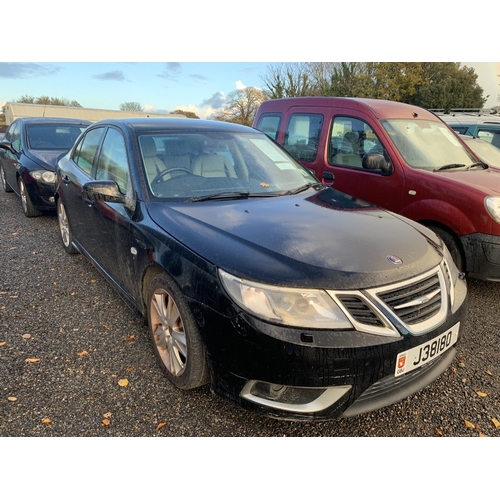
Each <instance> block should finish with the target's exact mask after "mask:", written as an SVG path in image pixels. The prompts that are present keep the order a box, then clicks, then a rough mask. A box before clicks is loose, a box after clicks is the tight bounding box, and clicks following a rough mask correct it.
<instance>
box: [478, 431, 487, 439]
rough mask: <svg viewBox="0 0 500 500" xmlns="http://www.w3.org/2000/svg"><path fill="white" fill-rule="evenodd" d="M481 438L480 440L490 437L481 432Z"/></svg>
mask: <svg viewBox="0 0 500 500" xmlns="http://www.w3.org/2000/svg"><path fill="white" fill-rule="evenodd" d="M479 437H480V438H486V437H488V436H487V435H486V434H483V433H482V432H480V433H479Z"/></svg>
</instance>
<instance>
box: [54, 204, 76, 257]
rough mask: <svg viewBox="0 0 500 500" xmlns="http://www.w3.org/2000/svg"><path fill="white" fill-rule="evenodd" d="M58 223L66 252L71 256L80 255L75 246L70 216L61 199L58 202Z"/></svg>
mask: <svg viewBox="0 0 500 500" xmlns="http://www.w3.org/2000/svg"><path fill="white" fill-rule="evenodd" d="M57 221H58V222H59V232H60V233H61V239H62V243H63V246H64V250H66V253H69V254H75V253H78V250H77V249H76V248H75V246H74V245H73V233H72V232H71V228H70V227H69V221H68V216H67V215H66V209H65V208H64V205H63V202H62V201H61V198H59V199H58V200H57Z"/></svg>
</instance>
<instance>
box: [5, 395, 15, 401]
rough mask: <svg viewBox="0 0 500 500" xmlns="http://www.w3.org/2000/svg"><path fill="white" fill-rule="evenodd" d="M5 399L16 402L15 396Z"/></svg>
mask: <svg viewBox="0 0 500 500" xmlns="http://www.w3.org/2000/svg"><path fill="white" fill-rule="evenodd" d="M7 399H8V400H9V401H17V398H16V397H15V396H8V397H7Z"/></svg>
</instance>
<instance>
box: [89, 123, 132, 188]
mask: <svg viewBox="0 0 500 500" xmlns="http://www.w3.org/2000/svg"><path fill="white" fill-rule="evenodd" d="M128 173H129V166H128V159H127V150H126V148H125V141H124V139H123V136H122V134H121V132H120V131H118V130H116V129H114V128H110V129H108V131H107V133H106V137H105V138H104V142H103V144H102V148H101V153H100V155H99V160H98V162H97V170H96V175H95V178H96V179H99V180H110V181H115V182H116V183H117V184H118V187H119V188H120V191H121V192H122V193H123V194H125V193H126V191H127V183H128V175H129V174H128Z"/></svg>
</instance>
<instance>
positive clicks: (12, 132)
mask: <svg viewBox="0 0 500 500" xmlns="http://www.w3.org/2000/svg"><path fill="white" fill-rule="evenodd" d="M5 140H6V141H10V143H11V144H12V146H14V149H16V150H17V151H21V126H20V125H19V122H14V123H13V124H12V125H11V126H10V127H9V130H8V131H7V133H6V134H5Z"/></svg>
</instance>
